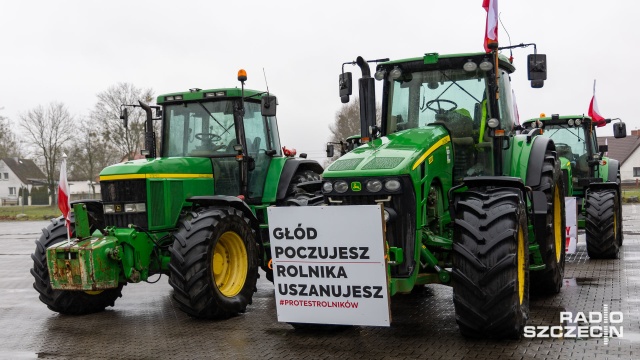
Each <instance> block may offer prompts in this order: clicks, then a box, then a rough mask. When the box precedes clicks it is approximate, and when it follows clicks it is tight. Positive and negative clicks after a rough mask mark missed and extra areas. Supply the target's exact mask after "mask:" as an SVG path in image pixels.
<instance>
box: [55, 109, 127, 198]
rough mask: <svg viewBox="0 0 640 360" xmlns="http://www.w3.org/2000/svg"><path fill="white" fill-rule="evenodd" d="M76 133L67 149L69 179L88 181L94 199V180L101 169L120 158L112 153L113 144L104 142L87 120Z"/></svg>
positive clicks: (82, 122) (84, 120)
mask: <svg viewBox="0 0 640 360" xmlns="http://www.w3.org/2000/svg"><path fill="white" fill-rule="evenodd" d="M77 133H78V140H76V141H74V142H73V144H72V145H71V146H70V147H69V154H70V156H69V161H68V164H69V177H70V178H72V179H78V180H87V179H88V180H89V182H90V186H91V192H92V194H93V196H94V197H95V195H96V189H95V184H94V180H95V178H96V177H97V176H98V174H99V173H100V171H101V170H102V169H103V168H105V167H106V166H109V165H111V164H115V163H116V162H118V161H119V160H120V157H119V156H118V155H117V153H116V152H115V151H114V150H115V149H114V146H113V144H112V143H111V142H109V141H106V140H105V138H104V137H103V136H102V135H101V134H100V132H99V130H98V129H96V128H95V127H94V126H93V124H92V122H91V121H90V120H89V119H87V118H85V119H83V120H82V121H81V122H80V126H79V128H78V130H77Z"/></svg>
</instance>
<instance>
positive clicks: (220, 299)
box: [169, 207, 258, 319]
mask: <svg viewBox="0 0 640 360" xmlns="http://www.w3.org/2000/svg"><path fill="white" fill-rule="evenodd" d="M169 251H170V252H171V261H170V263H169V271H170V280H169V284H170V285H171V286H172V287H173V289H174V294H173V297H174V299H175V300H176V301H177V302H178V306H179V307H180V309H181V310H182V311H184V312H185V313H187V314H189V315H190V316H193V317H196V318H205V319H226V318H229V317H231V316H234V315H236V314H238V313H243V312H245V310H246V308H247V305H249V304H251V302H252V298H253V293H254V292H255V291H256V280H257V277H258V256H257V245H256V237H255V233H254V231H253V229H252V228H251V226H250V224H249V219H248V218H247V217H245V216H244V214H243V213H242V212H241V211H239V210H236V209H234V208H232V207H216V208H202V209H199V210H197V211H195V212H191V213H189V214H187V215H186V216H184V217H183V218H182V219H181V220H180V222H179V225H178V230H177V231H176V232H175V233H174V242H173V246H172V247H171V248H169Z"/></svg>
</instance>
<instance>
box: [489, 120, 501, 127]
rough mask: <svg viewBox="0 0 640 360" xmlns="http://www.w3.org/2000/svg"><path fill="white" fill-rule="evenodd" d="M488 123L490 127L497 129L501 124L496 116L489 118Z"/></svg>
mask: <svg viewBox="0 0 640 360" xmlns="http://www.w3.org/2000/svg"><path fill="white" fill-rule="evenodd" d="M487 125H488V126H489V127H490V128H492V129H495V128H497V127H498V125H500V121H498V119H496V118H492V119H489V120H488V121H487Z"/></svg>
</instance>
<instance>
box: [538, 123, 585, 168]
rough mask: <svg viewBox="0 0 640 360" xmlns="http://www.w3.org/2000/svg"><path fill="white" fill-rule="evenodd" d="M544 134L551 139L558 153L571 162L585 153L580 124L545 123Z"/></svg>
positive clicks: (583, 136) (582, 130)
mask: <svg viewBox="0 0 640 360" xmlns="http://www.w3.org/2000/svg"><path fill="white" fill-rule="evenodd" d="M544 135H545V136H548V137H549V138H550V139H552V140H553V142H554V143H555V145H556V150H557V151H558V155H559V156H562V157H564V158H567V159H568V160H569V161H571V162H575V161H577V160H578V158H580V157H581V156H583V155H585V154H586V153H587V144H586V142H585V133H584V129H583V128H582V127H580V126H579V127H573V126H572V127H569V126H568V125H547V126H545V132H544Z"/></svg>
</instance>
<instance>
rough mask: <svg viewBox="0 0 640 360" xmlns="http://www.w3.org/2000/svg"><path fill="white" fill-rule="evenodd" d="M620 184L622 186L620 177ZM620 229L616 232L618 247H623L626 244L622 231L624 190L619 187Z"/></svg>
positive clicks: (618, 223)
mask: <svg viewBox="0 0 640 360" xmlns="http://www.w3.org/2000/svg"><path fill="white" fill-rule="evenodd" d="M618 184H620V176H618ZM617 209H618V222H617V223H616V224H617V225H618V228H617V230H616V237H617V239H618V246H622V243H623V242H624V232H623V231H622V190H621V189H620V187H618V206H617Z"/></svg>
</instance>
